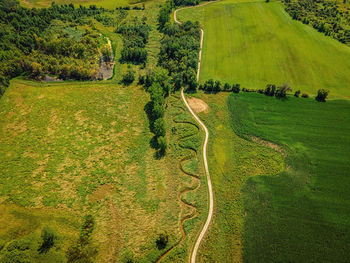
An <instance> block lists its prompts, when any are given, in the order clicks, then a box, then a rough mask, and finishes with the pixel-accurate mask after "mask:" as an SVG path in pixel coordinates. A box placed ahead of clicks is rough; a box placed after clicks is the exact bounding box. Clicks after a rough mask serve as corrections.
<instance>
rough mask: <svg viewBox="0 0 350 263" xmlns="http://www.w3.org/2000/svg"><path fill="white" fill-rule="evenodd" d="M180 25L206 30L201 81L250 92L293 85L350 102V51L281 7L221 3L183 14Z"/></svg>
mask: <svg viewBox="0 0 350 263" xmlns="http://www.w3.org/2000/svg"><path fill="white" fill-rule="evenodd" d="M178 18H179V20H180V21H186V20H198V21H200V23H201V25H202V27H203V28H204V31H205V35H204V46H203V57H202V65H201V74H200V81H201V82H203V81H205V80H208V79H210V78H213V79H218V80H221V81H224V82H229V83H231V84H232V83H240V84H241V85H242V86H243V87H246V88H253V89H259V88H265V87H266V84H268V83H272V84H276V85H281V84H283V83H288V84H289V85H290V86H291V87H292V88H293V90H298V89H300V90H302V92H308V93H311V94H315V93H316V91H317V90H318V89H320V88H326V89H329V90H330V91H331V93H330V95H331V96H332V97H334V98H335V97H337V98H346V99H348V98H350V74H349V68H350V48H349V47H347V46H345V45H343V44H341V43H339V42H338V41H336V40H334V39H332V38H330V37H326V36H324V35H323V34H321V33H319V32H317V31H316V30H315V29H313V28H312V27H310V26H307V25H303V24H302V23H301V22H297V21H293V20H292V18H291V17H290V16H289V15H288V14H287V13H286V12H285V11H284V9H283V5H282V4H281V3H279V2H270V3H265V2H264V1H254V2H246V1H234V0H233V1H230V0H228V1H220V2H218V3H211V4H209V5H206V6H203V7H198V8H194V9H193V8H190V9H185V10H181V11H180V12H178Z"/></svg>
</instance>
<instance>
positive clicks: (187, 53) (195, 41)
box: [158, 1, 200, 91]
mask: <svg viewBox="0 0 350 263" xmlns="http://www.w3.org/2000/svg"><path fill="white" fill-rule="evenodd" d="M172 7H173V3H172V2H171V1H168V2H167V3H166V4H165V6H164V7H163V9H162V10H161V11H160V14H159V16H158V20H159V28H160V30H161V32H162V33H163V34H164V37H163V39H162V41H161V49H160V53H159V65H160V66H162V67H163V68H166V69H167V70H168V71H169V74H170V75H171V76H172V79H173V84H174V89H175V90H177V89H180V88H181V87H187V88H188V90H189V91H195V90H196V89H197V79H196V72H197V66H198V52H199V41H200V27H199V23H198V22H196V23H193V22H190V21H187V22H185V23H183V24H181V25H179V24H176V23H170V22H169V20H165V17H168V16H169V14H170V12H171V10H172ZM164 10H165V11H164ZM165 14H168V15H167V16H166V15H165Z"/></svg>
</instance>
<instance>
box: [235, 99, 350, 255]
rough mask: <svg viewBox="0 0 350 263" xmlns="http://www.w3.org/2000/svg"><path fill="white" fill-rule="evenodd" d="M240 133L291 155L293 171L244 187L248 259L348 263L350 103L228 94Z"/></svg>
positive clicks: (245, 252) (256, 179) (288, 166)
mask: <svg viewBox="0 0 350 263" xmlns="http://www.w3.org/2000/svg"><path fill="white" fill-rule="evenodd" d="M228 103H229V110H230V112H231V116H232V125H233V127H234V129H235V131H236V132H237V133H238V134H240V135H241V136H243V137H245V138H250V137H251V136H255V137H259V138H262V139H264V140H267V141H271V142H273V143H275V144H277V145H280V146H281V147H282V149H284V150H285V151H286V159H285V161H286V169H285V171H284V172H282V173H280V174H278V175H277V176H276V175H270V176H262V175H260V176H256V177H251V178H250V179H249V180H248V181H247V183H246V185H245V187H244V189H243V193H244V194H243V198H244V231H243V259H244V261H247V262H258V261H259V262H347V261H349V253H348V251H349V249H350V207H349V205H348V204H349V202H350V193H349V188H350V177H349V172H350V137H349V134H350V103H349V101H342V100H332V101H328V102H326V103H318V102H316V101H315V100H313V99H297V98H294V97H291V98H288V99H287V100H278V99H275V98H271V97H266V96H264V95H260V94H239V95H231V96H230V97H229V101H228Z"/></svg>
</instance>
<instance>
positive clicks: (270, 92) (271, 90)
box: [265, 84, 276, 96]
mask: <svg viewBox="0 0 350 263" xmlns="http://www.w3.org/2000/svg"><path fill="white" fill-rule="evenodd" d="M275 93H276V85H273V84H267V86H266V89H265V95H266V96H275Z"/></svg>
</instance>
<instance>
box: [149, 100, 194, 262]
mask: <svg viewBox="0 0 350 263" xmlns="http://www.w3.org/2000/svg"><path fill="white" fill-rule="evenodd" d="M171 99H172V101H170V104H171V106H172V107H174V108H178V109H179V112H178V113H175V114H174V115H173V116H172V121H173V122H174V123H175V124H177V125H180V124H184V125H191V126H193V127H195V130H196V131H195V132H192V133H189V134H187V135H185V136H181V135H179V137H178V139H177V140H176V143H177V145H178V147H180V148H181V149H182V150H184V152H185V151H186V152H187V153H184V154H183V157H182V158H181V159H180V160H179V161H178V168H179V170H180V171H181V173H182V174H183V175H186V176H189V177H191V178H192V179H194V180H195V181H196V182H195V183H194V184H193V185H192V186H186V187H183V188H182V189H181V190H180V192H179V194H178V196H177V198H178V200H179V203H180V204H181V206H182V207H183V209H182V212H181V213H183V212H184V211H186V210H187V209H190V210H191V213H190V214H188V215H185V216H183V217H182V218H181V220H180V224H179V229H180V232H181V239H180V240H179V241H177V242H176V243H175V244H174V245H172V246H171V247H170V248H168V249H167V250H166V251H165V252H164V253H163V254H162V255H161V256H160V257H159V258H158V259H157V261H156V263H158V262H161V261H162V260H163V259H164V258H165V257H166V256H168V255H169V254H170V253H171V252H172V251H173V250H174V249H175V248H176V247H178V246H180V245H182V244H183V242H184V241H185V239H186V236H187V235H186V232H185V230H184V223H185V222H186V221H188V220H191V219H194V218H196V217H197V215H198V211H197V207H196V206H195V205H193V204H191V203H190V202H188V201H187V200H185V199H183V196H184V195H185V194H187V193H189V192H191V191H196V190H197V189H198V188H199V187H200V177H199V174H196V173H192V172H190V171H187V170H185V169H184V166H183V164H184V163H185V162H187V161H189V160H191V159H193V158H195V157H196V156H197V154H198V152H197V151H198V150H197V149H195V148H193V147H191V146H184V145H182V144H181V142H183V141H185V140H187V139H189V138H191V137H193V136H195V135H197V134H198V133H199V131H200V128H199V126H198V125H197V124H195V123H193V122H190V121H186V120H181V119H179V118H178V117H179V116H180V115H182V114H184V113H185V112H187V111H186V109H184V107H183V106H179V105H178V104H179V102H180V100H181V98H180V97H178V96H177V95H172V96H171ZM184 208H185V209H184ZM186 208H187V209H186Z"/></svg>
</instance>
